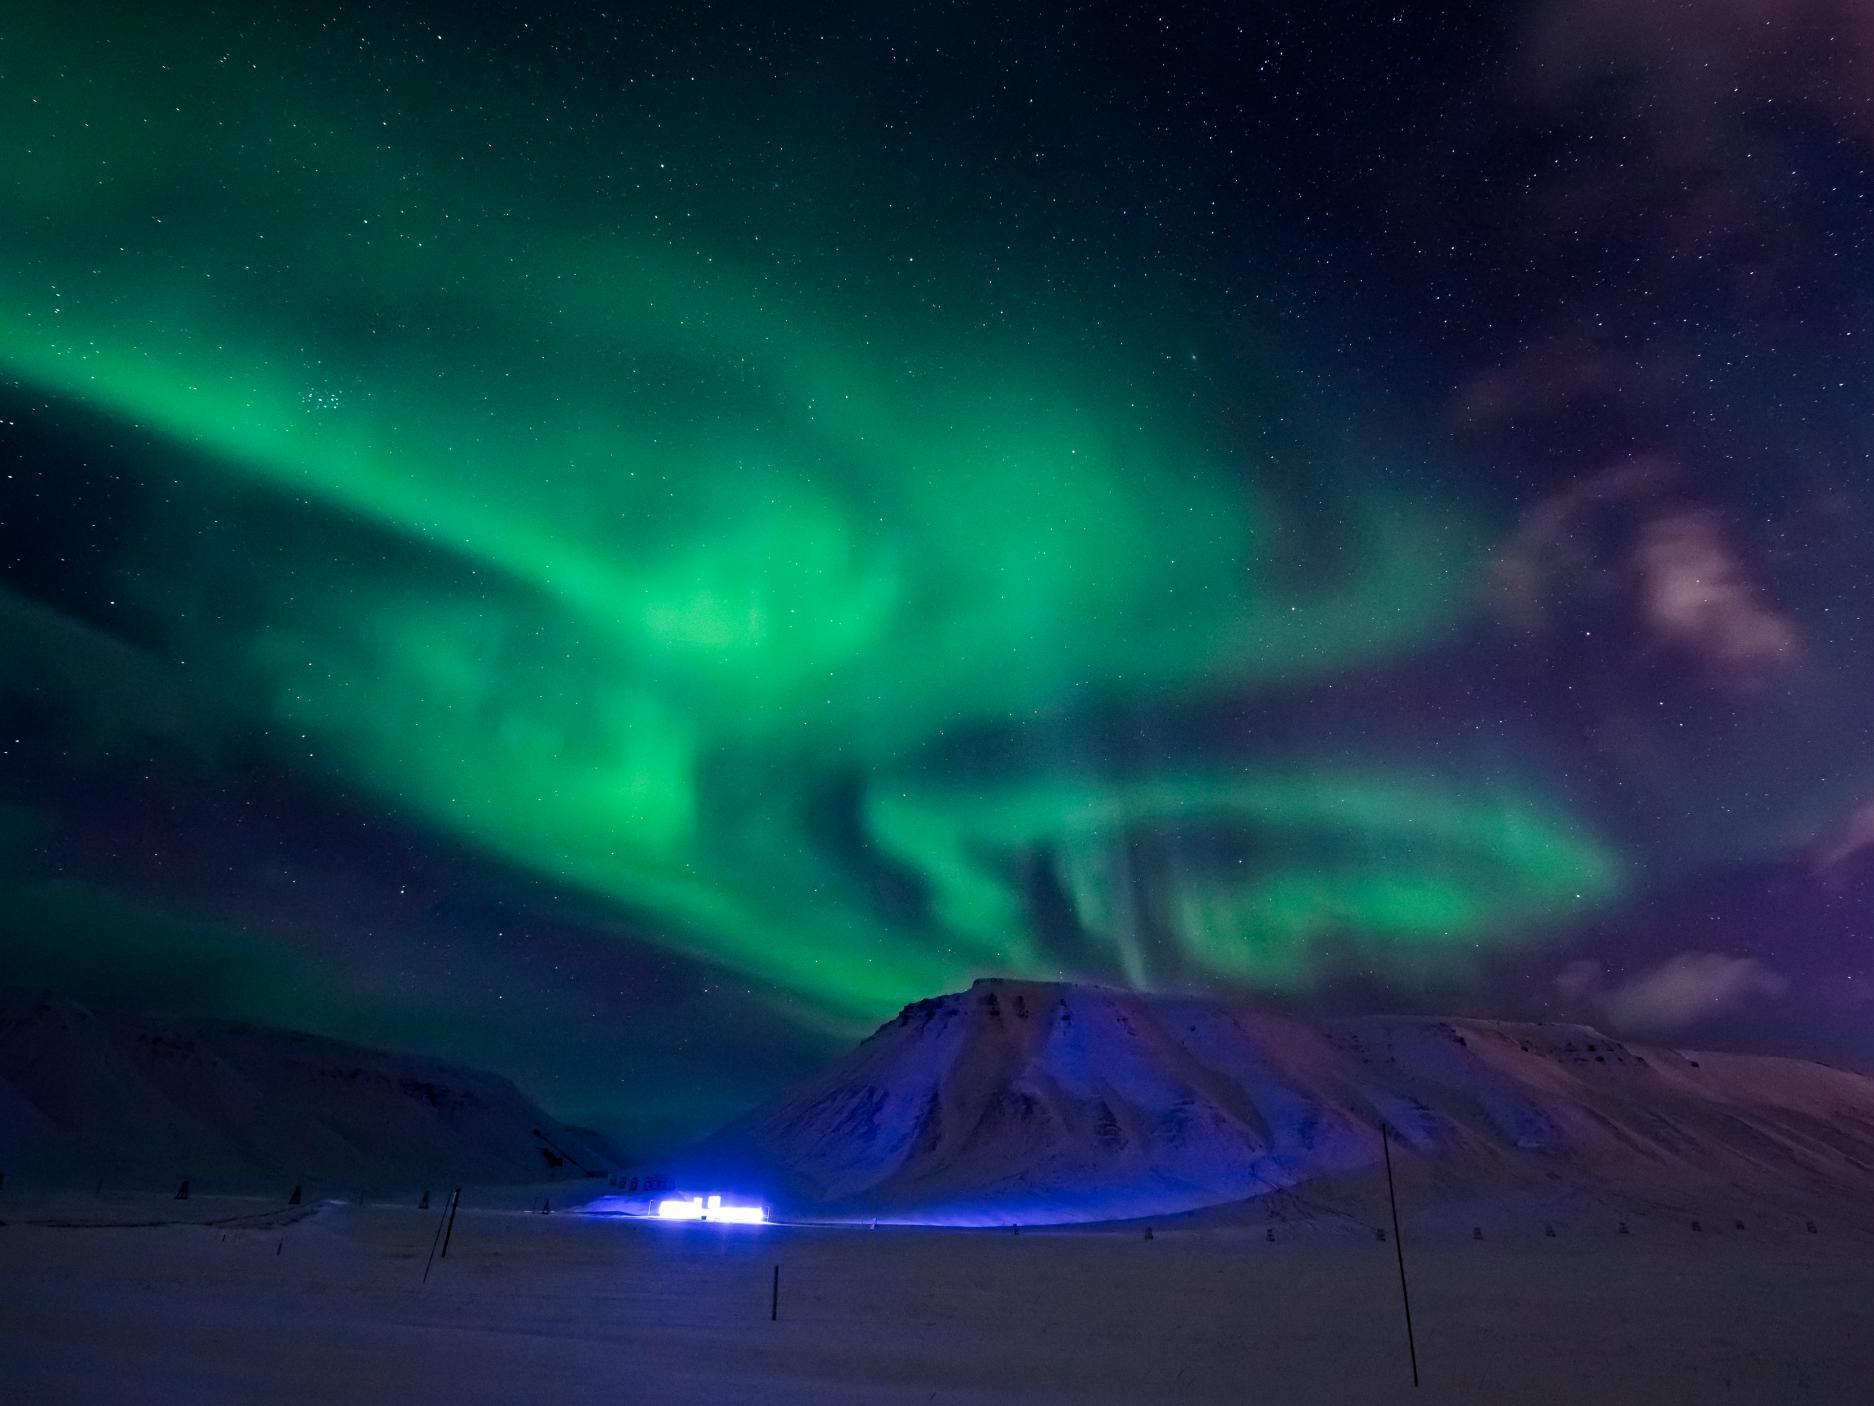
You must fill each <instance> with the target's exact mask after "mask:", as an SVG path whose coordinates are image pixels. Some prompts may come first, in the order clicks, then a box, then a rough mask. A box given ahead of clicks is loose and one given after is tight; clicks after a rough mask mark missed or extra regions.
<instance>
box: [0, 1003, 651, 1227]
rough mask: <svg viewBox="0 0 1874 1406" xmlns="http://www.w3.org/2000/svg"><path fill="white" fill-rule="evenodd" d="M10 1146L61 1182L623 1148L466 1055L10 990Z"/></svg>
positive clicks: (445, 1167) (364, 1171) (510, 1165)
mask: <svg viewBox="0 0 1874 1406" xmlns="http://www.w3.org/2000/svg"><path fill="white" fill-rule="evenodd" d="M0 1160H3V1161H4V1164H5V1168H6V1169H7V1170H11V1171H14V1172H17V1173H19V1174H21V1175H23V1176H25V1177H28V1178H32V1179H37V1180H41V1181H46V1182H55V1183H56V1182H65V1183H79V1182H86V1181H89V1180H91V1179H94V1178H96V1179H101V1180H108V1181H110V1182H112V1183H113V1184H124V1183H131V1184H148V1185H152V1186H154V1185H161V1184H165V1183H167V1184H170V1185H173V1184H174V1181H175V1180H176V1179H180V1178H184V1177H188V1178H192V1179H195V1180H196V1181H197V1182H198V1183H200V1184H207V1185H214V1186H218V1187H222V1188H235V1187H250V1186H252V1187H258V1186H270V1187H271V1186H277V1185H279V1184H283V1183H294V1184H296V1183H300V1182H306V1183H310V1184H315V1185H317V1184H325V1185H331V1186H339V1187H343V1188H345V1189H347V1190H350V1189H352V1188H371V1187H389V1186H398V1187H402V1186H407V1185H411V1184H415V1183H423V1184H428V1183H429V1182H432V1181H434V1182H443V1181H457V1182H462V1183H466V1184H507V1183H521V1182H530V1181H538V1180H545V1179H549V1178H552V1177H555V1176H576V1175H597V1174H602V1173H603V1171H605V1170H606V1169H607V1168H608V1166H609V1164H610V1163H612V1162H613V1161H614V1156H613V1154H612V1153H611V1151H610V1149H609V1148H607V1147H605V1146H604V1144H603V1142H602V1140H601V1139H599V1138H598V1137H597V1135H596V1134H592V1133H589V1132H586V1131H585V1130H582V1129H577V1128H573V1127H570V1126H568V1125H567V1124H564V1123H561V1122H560V1121H558V1120H557V1119H555V1118H553V1117H552V1116H551V1115H550V1114H548V1113H546V1112H545V1111H544V1110H542V1109H541V1108H540V1107H539V1106H538V1105H537V1104H535V1103H534V1102H533V1101H532V1100H530V1099H529V1098H528V1097H527V1096H526V1095H525V1094H523V1093H522V1092H521V1090H520V1089H519V1088H518V1087H516V1086H515V1085H514V1084H513V1083H512V1082H511V1081H509V1080H508V1079H506V1078H503V1077H502V1076H500V1075H498V1074H492V1073H489V1072H486V1071H483V1070H479V1069H473V1068H470V1067H468V1066H466V1065H460V1064H456V1063H453V1062H450V1061H447V1060H441V1059H435V1058H431V1057H428V1056H423V1055H413V1054H404V1053H399V1052H395V1051H390V1050H383V1049H375V1048H372V1047H370V1046H365V1045H357V1044H351V1043H348V1042H345V1041H341V1040H334V1039H330V1038H328V1037H326V1036H322V1035H314V1034H311V1033H309V1032H305V1031H298V1030H286V1029H277V1028H273V1027H269V1026H264V1025H253V1024H247V1023H243V1022H237V1021H226V1020H213V1019H202V1020H193V1019H183V1018H178V1017H168V1016H159V1015H150V1014H141V1013H136V1012H130V1011H121V1010H112V1009H108V1008H92V1007H90V1006H86V1005H81V1004H79V1003H77V1002H74V1001H68V1000H62V999H58V998H55V997H52V996H50V995H46V994H41V995H30V994H28V993H23V992H18V991H4V992H0Z"/></svg>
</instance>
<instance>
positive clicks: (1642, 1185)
mask: <svg viewBox="0 0 1874 1406" xmlns="http://www.w3.org/2000/svg"><path fill="white" fill-rule="evenodd" d="M1382 1129H1388V1130H1390V1135H1391V1136H1392V1137H1393V1138H1394V1139H1395V1147H1396V1148H1397V1149H1398V1151H1397V1154H1396V1156H1397V1158H1398V1160H1399V1161H1400V1163H1401V1166H1402V1173H1403V1175H1405V1176H1407V1177H1414V1178H1419V1177H1422V1178H1426V1179H1428V1182H1436V1183H1437V1184H1438V1185H1439V1186H1441V1187H1442V1188H1443V1189H1444V1191H1445V1193H1447V1194H1448V1196H1449V1197H1450V1198H1451V1199H1457V1198H1460V1197H1463V1196H1470V1195H1475V1196H1485V1197H1488V1196H1491V1195H1504V1194H1508V1193H1509V1192H1511V1191H1513V1190H1515V1189H1516V1188H1520V1187H1527V1186H1530V1185H1534V1184H1550V1185H1557V1186H1559V1185H1564V1184H1566V1185H1568V1186H1571V1187H1576V1188H1584V1189H1587V1190H1589V1191H1592V1192H1593V1193H1594V1194H1605V1195H1614V1196H1626V1197H1635V1198H1643V1199H1650V1200H1654V1201H1661V1200H1666V1201H1670V1200H1672V1199H1674V1198H1678V1199H1684V1198H1685V1197H1687V1196H1705V1197H1715V1196H1723V1197H1728V1198H1732V1199H1736V1198H1738V1197H1743V1198H1746V1199H1749V1198H1758V1199H1765V1198H1769V1199H1776V1200H1779V1201H1781V1202H1783V1203H1787V1204H1792V1205H1793V1204H1796V1203H1798V1202H1804V1201H1812V1200H1815V1199H1818V1198H1819V1199H1824V1200H1827V1199H1839V1198H1840V1197H1842V1196H1844V1195H1857V1194H1860V1195H1864V1194H1866V1192H1867V1191H1869V1190H1870V1189H1874V1079H1870V1078H1868V1077H1867V1076H1865V1075H1861V1074H1858V1073H1855V1072H1852V1071H1849V1070H1844V1069H1838V1068H1834V1067H1832V1066H1827V1065H1821V1064H1816V1063H1813V1062H1810V1061H1803V1060H1793V1059H1787V1058H1783V1057H1780V1056H1766V1055H1730V1054H1723V1053H1706V1052H1699V1051H1686V1050H1676V1049H1672V1048H1668V1047H1663V1046H1657V1045H1647V1044H1638V1043H1634V1042H1629V1041H1626V1040H1623V1039H1620V1038H1618V1037H1615V1036H1610V1035H1607V1034H1606V1033H1604V1032H1602V1031H1600V1030H1598V1029H1596V1028H1594V1027H1593V1026H1589V1025H1582V1024H1541V1023H1522V1022H1512V1021H1499V1020H1488V1019H1481V1018H1470V1017H1444V1018H1441V1017H1423V1016H1360V1017H1336V1018H1331V1019H1308V1018H1305V1017H1301V1016H1295V1015H1288V1014H1282V1013H1278V1012H1274V1011H1270V1010H1266V1009H1262V1008H1258V1007H1254V1006H1250V1005H1245V1004H1241V1003H1231V1002H1225V1001H1219V1000H1213V999H1208V998H1200V997H1190V996H1146V995H1138V994H1134V993H1129V992H1123V991H1115V990H1110V989H1107V988H1100V987H1087V986H1079V985H1073V984H1067V983H1045V982H1030V981H1017V980H1004V979H984V980H979V981H978V982H977V983H975V984H974V985H973V986H971V987H970V988H969V989H968V990H967V991H963V992H957V993H952V994H949V995H945V996H940V997H935V998H931V999H929V1000H925V1001H919V1002H914V1003H912V1004H911V1005H908V1006H906V1007H905V1008H904V1009H903V1010H902V1011H900V1012H899V1014H898V1015H897V1016H896V1017H895V1018H894V1019H892V1020H890V1021H888V1022H886V1023H885V1024H884V1025H882V1026H881V1027H880V1028H879V1029H878V1030H876V1031H875V1032H874V1033H873V1034H872V1035H871V1036H869V1037H867V1038H866V1039H865V1040H864V1041H862V1042H861V1043H860V1044H859V1045H858V1047H857V1048H855V1049H854V1050H853V1051H852V1052H851V1053H850V1054H849V1055H848V1056H846V1058H845V1059H843V1060H841V1061H839V1062H838V1063H836V1064H835V1065H834V1066H833V1067H832V1068H831V1069H829V1070H828V1071H827V1072H826V1073H824V1074H823V1075H821V1076H820V1077H819V1078H818V1079H816V1080H813V1081H811V1082H810V1083H809V1084H807V1085H806V1086H805V1087H803V1088H802V1089H801V1090H799V1091H798V1092H796V1093H794V1094H792V1095H790V1096H788V1097H786V1098H783V1099H782V1100H779V1101H778V1102H776V1103H775V1104H772V1105H769V1106H767V1107H765V1108H762V1109H757V1110H755V1111H754V1112H752V1113H750V1114H748V1115H746V1116H745V1117H744V1118H742V1119H739V1120H737V1121H736V1122H734V1123H732V1124H730V1125H729V1126H728V1127H727V1128H725V1129H723V1130H722V1131H721V1132H719V1133H718V1134H716V1135H715V1136H714V1137H712V1138H709V1139H706V1140H705V1141H704V1142H703V1143H701V1144H699V1145H698V1146H697V1147H696V1148H694V1149H692V1150H691V1152H690V1153H688V1154H686V1155H685V1156H682V1157H679V1158H678V1159H676V1161H675V1163H674V1167H675V1170H676V1173H677V1175H679V1176H680V1177H688V1178H689V1179H691V1180H701V1179H706V1178H713V1179H716V1180H720V1181H724V1182H726V1183H728V1184H742V1185H750V1186H754V1187H758V1188H759V1189H760V1190H762V1191H763V1192H764V1193H766V1194H768V1195H769V1196H770V1197H771V1198H772V1199H773V1200H774V1201H775V1203H776V1204H777V1205H778V1206H780V1207H782V1208H784V1209H792V1210H796V1211H799V1212H803V1213H810V1214H826V1215H834V1216H852V1217H865V1216H879V1217H883V1218H888V1219H907V1220H927V1221H952V1222H959V1223H990V1224H995V1223H1009V1222H1015V1223H1023V1224H1040V1223H1047V1222H1069V1221H1091V1220H1108V1219H1124V1218H1129V1217H1133V1216H1139V1215H1164V1214H1177V1213H1181V1212H1188V1211H1198V1210H1205V1209H1211V1208H1216V1207H1220V1206H1227V1205H1231V1204H1234V1203H1240V1202H1247V1201H1252V1200H1256V1199H1258V1198H1264V1197H1268V1196H1270V1195H1272V1194H1274V1193H1278V1192H1280V1193H1299V1192H1303V1191H1305V1190H1306V1189H1307V1188H1308V1187H1310V1186H1318V1185H1326V1184H1329V1183H1334V1182H1344V1181H1346V1180H1348V1179H1350V1178H1351V1179H1354V1180H1356V1181H1357V1180H1359V1179H1361V1178H1365V1177H1370V1176H1371V1175H1372V1174H1373V1173H1374V1172H1375V1171H1376V1170H1377V1168H1378V1166H1379V1164H1380V1162H1381V1160H1382V1148H1381V1143H1380V1136H1381V1130H1382Z"/></svg>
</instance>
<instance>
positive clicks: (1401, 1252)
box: [1379, 1121, 1419, 1387]
mask: <svg viewBox="0 0 1874 1406" xmlns="http://www.w3.org/2000/svg"><path fill="white" fill-rule="evenodd" d="M1379 1145H1380V1147H1381V1149H1382V1150H1383V1151H1384V1152H1385V1154H1386V1199H1387V1201H1388V1202H1390V1203H1391V1205H1392V1248H1393V1253H1394V1254H1395V1255H1397V1256H1398V1257H1399V1302H1400V1303H1401V1304H1403V1305H1404V1306H1405V1324H1406V1351H1407V1352H1408V1353H1410V1354H1411V1357H1412V1385H1413V1386H1415V1387H1416V1386H1417V1385H1418V1384H1419V1349H1418V1343H1417V1342H1416V1341H1415V1340H1414V1339H1413V1337H1412V1295H1411V1293H1410V1292H1409V1291H1408V1290H1407V1289H1406V1272H1405V1241H1403V1240H1401V1239H1400V1238H1399V1193H1398V1192H1397V1191H1396V1190H1394V1188H1393V1180H1392V1128H1391V1127H1390V1126H1389V1125H1388V1124H1387V1123H1385V1122H1384V1121H1382V1122H1381V1123H1380V1125H1379Z"/></svg>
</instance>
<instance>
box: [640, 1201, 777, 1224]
mask: <svg viewBox="0 0 1874 1406" xmlns="http://www.w3.org/2000/svg"><path fill="white" fill-rule="evenodd" d="M657 1218H658V1219H659V1220H711V1221H721V1222H724V1223H727V1224H731V1225H760V1224H761V1223H762V1222H763V1221H765V1220H767V1219H768V1212H767V1209H766V1208H765V1207H762V1206H734V1205H725V1204H724V1203H723V1200H722V1197H721V1196H719V1195H712V1196H710V1197H709V1199H708V1200H704V1199H703V1198H702V1197H701V1196H691V1197H688V1198H687V1199H686V1198H682V1197H671V1198H668V1199H666V1200H663V1201H659V1202H658V1203H657Z"/></svg>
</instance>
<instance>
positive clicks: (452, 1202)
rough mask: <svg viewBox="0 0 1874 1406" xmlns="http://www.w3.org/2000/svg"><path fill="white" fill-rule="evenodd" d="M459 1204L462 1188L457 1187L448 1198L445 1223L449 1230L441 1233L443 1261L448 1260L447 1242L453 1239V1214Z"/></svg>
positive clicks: (460, 1202)
mask: <svg viewBox="0 0 1874 1406" xmlns="http://www.w3.org/2000/svg"><path fill="white" fill-rule="evenodd" d="M461 1204H462V1188H461V1187H459V1186H458V1187H457V1188H456V1189H455V1192H454V1194H452V1195H451V1196H450V1197H449V1219H448V1221H447V1222H446V1224H447V1225H448V1227H449V1228H448V1229H447V1230H445V1231H443V1233H442V1257H443V1258H444V1259H448V1258H449V1242H450V1241H451V1240H452V1239H454V1238H455V1213H456V1209H457V1208H458V1207H459V1206H461Z"/></svg>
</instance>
